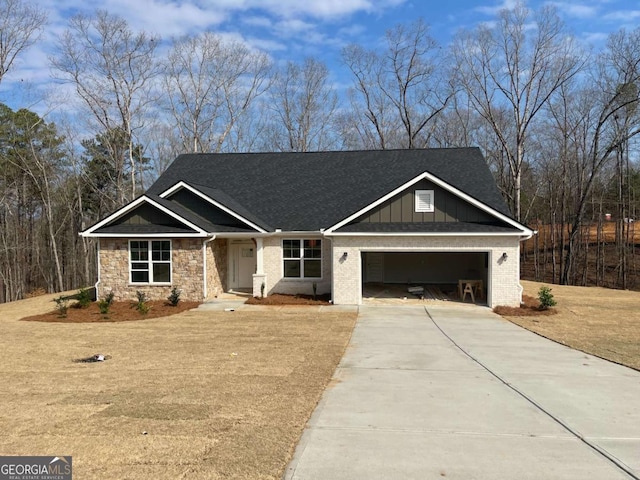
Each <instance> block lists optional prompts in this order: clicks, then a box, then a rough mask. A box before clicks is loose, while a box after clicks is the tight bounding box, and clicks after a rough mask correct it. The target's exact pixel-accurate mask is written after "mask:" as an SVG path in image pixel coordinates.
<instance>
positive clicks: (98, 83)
mask: <svg viewBox="0 0 640 480" xmlns="http://www.w3.org/2000/svg"><path fill="white" fill-rule="evenodd" d="M157 44H158V39H157V38H156V37H153V36H150V35H148V34H147V33H145V32H137V33H136V32H134V31H132V30H131V28H130V27H129V25H128V24H127V22H126V21H125V20H124V19H122V18H120V17H118V16H115V15H111V14H109V13H108V12H106V11H102V10H99V11H97V12H96V14H95V16H84V15H76V16H74V17H72V18H71V19H70V21H69V28H68V30H66V31H65V32H64V34H63V35H62V36H61V38H60V39H59V42H58V45H57V53H56V55H55V56H52V57H51V59H50V60H51V63H52V66H53V68H54V76H55V77H56V78H57V79H59V80H61V81H63V82H65V83H69V84H71V85H73V86H74V88H75V91H76V93H77V94H78V96H79V97H80V99H81V101H82V102H83V104H84V106H85V107H86V108H88V110H89V111H90V112H91V115H92V119H93V121H94V122H93V123H97V126H98V129H97V130H99V131H98V132H97V133H100V132H103V133H106V132H112V131H116V130H121V131H123V132H124V133H125V139H124V144H125V147H126V148H127V149H128V161H129V176H130V179H129V180H130V181H129V182H127V183H126V184H125V181H124V178H123V175H119V176H117V178H118V182H119V183H118V184H117V185H116V189H117V200H116V202H117V204H119V205H122V204H123V203H126V201H128V200H130V199H131V198H133V197H135V195H136V194H137V185H138V181H140V179H141V172H140V171H139V169H138V166H137V165H136V161H137V158H136V155H135V152H134V144H135V142H136V136H137V135H138V134H139V132H140V130H141V129H142V128H143V127H144V123H145V113H146V111H147V109H148V107H149V106H150V104H151V103H152V102H153V101H154V100H155V97H154V95H153V82H152V80H153V78H154V77H155V76H156V75H157V73H158V69H157V67H156V65H155V60H154V52H155V50H156V46H157ZM111 147H112V148H111V150H112V152H113V153H114V155H113V156H112V161H113V164H114V167H115V169H116V170H117V171H118V172H124V169H125V167H124V165H123V163H122V161H123V159H122V158H121V156H120V155H117V154H116V153H117V152H118V151H120V150H121V148H122V145H111ZM136 176H139V178H138V179H137V178H136ZM126 188H131V191H130V192H127V191H126Z"/></svg>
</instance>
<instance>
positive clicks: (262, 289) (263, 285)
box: [260, 282, 266, 298]
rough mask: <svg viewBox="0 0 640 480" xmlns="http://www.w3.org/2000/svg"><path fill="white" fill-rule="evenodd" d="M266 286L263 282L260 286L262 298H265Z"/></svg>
mask: <svg viewBox="0 0 640 480" xmlns="http://www.w3.org/2000/svg"><path fill="white" fill-rule="evenodd" d="M265 287H266V285H265V284H264V282H262V283H261V284H260V298H264V289H265Z"/></svg>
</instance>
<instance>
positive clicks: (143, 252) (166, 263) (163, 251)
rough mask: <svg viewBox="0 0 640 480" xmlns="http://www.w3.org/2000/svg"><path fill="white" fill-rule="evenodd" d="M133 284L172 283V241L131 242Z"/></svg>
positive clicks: (130, 260) (130, 265) (130, 263)
mask: <svg viewBox="0 0 640 480" xmlns="http://www.w3.org/2000/svg"><path fill="white" fill-rule="evenodd" d="M129 275H130V279H131V283H150V284H153V283H164V284H167V283H171V240H131V241H129Z"/></svg>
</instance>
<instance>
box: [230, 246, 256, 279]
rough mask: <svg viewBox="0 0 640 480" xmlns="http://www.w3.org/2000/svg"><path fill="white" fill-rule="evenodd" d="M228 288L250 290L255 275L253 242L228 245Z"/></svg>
mask: <svg viewBox="0 0 640 480" xmlns="http://www.w3.org/2000/svg"><path fill="white" fill-rule="evenodd" d="M229 263H230V265H229V287H230V288H231V289H252V288H253V274H254V273H256V246H255V245H254V244H253V242H248V243H232V244H231V245H229Z"/></svg>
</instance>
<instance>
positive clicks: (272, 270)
mask: <svg viewBox="0 0 640 480" xmlns="http://www.w3.org/2000/svg"><path fill="white" fill-rule="evenodd" d="M285 238H287V239H299V238H317V239H320V240H322V278H321V279H319V280H298V279H295V278H284V266H283V260H282V240H283V239H285ZM263 262H264V274H265V279H264V280H263V279H260V282H259V283H258V282H256V283H254V287H253V294H254V295H256V296H259V295H260V289H259V284H260V283H262V281H264V282H265V295H271V294H272V293H286V294H296V293H304V294H308V295H311V294H313V284H314V283H315V284H316V286H317V292H316V293H318V294H319V295H320V294H323V293H329V292H331V240H330V239H328V238H322V237H320V236H319V235H318V236H308V235H305V236H302V237H301V236H296V235H295V234H292V235H284V236H281V237H279V236H274V237H266V238H264V243H263ZM258 273H260V272H258ZM254 278H255V277H254ZM256 287H258V290H257V292H256Z"/></svg>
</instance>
